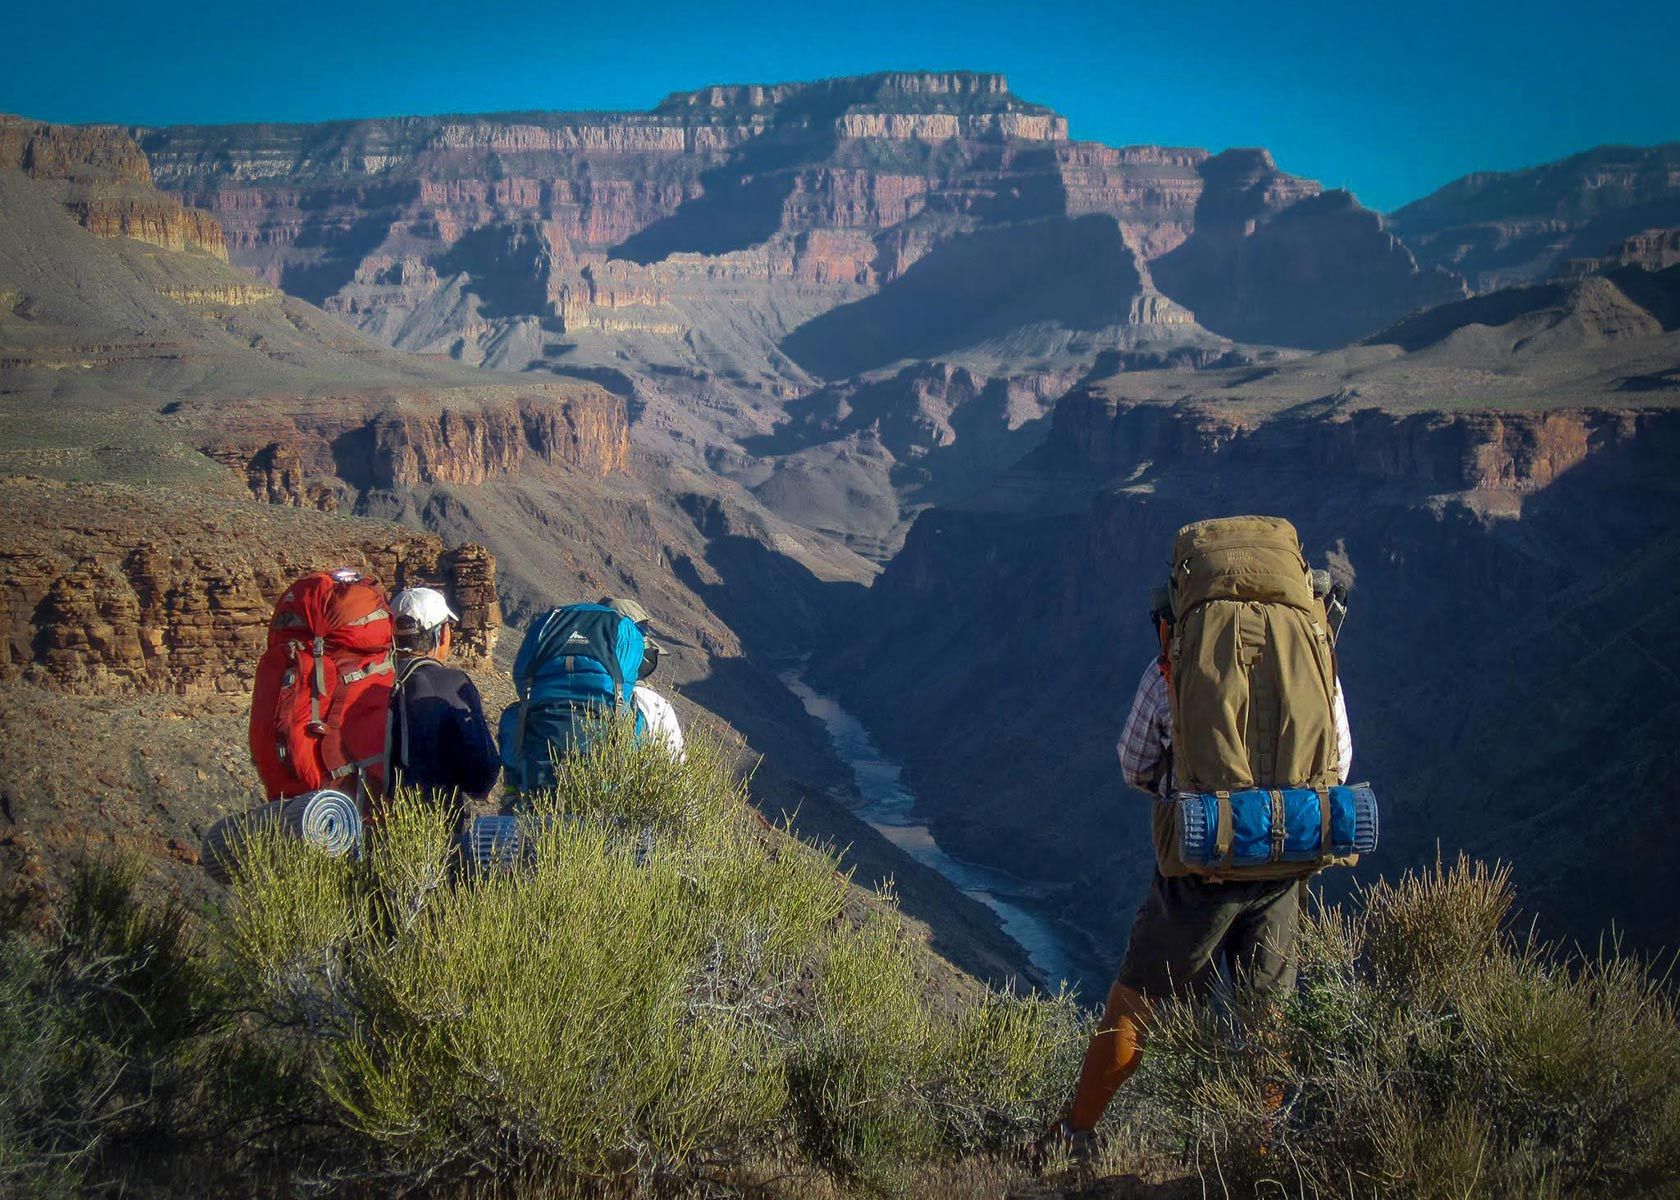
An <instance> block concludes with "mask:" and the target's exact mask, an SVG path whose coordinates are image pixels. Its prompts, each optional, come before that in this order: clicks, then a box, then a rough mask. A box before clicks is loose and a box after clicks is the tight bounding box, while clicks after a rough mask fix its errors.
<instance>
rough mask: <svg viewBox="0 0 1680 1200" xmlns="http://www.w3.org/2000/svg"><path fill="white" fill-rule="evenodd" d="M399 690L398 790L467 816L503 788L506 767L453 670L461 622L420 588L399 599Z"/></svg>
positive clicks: (468, 687)
mask: <svg viewBox="0 0 1680 1200" xmlns="http://www.w3.org/2000/svg"><path fill="white" fill-rule="evenodd" d="M391 608H392V610H393V612H394V613H395V617H396V620H395V625H396V682H395V688H394V690H393V693H392V696H391V713H390V722H391V731H390V737H389V742H388V744H389V754H390V759H389V761H390V779H391V784H392V787H393V788H406V789H410V790H413V791H416V792H418V793H420V794H421V795H422V796H424V797H426V798H427V799H430V800H435V801H437V802H439V803H443V804H448V805H450V806H451V807H453V808H455V809H456V810H459V809H460V808H461V807H462V803H463V801H464V800H465V798H467V797H474V798H480V799H482V798H483V797H485V796H487V795H489V794H490V790H491V789H492V788H494V787H495V786H496V776H497V774H498V773H499V772H500V770H501V759H500V756H499V755H498V753H497V751H496V739H495V737H494V736H493V735H492V734H491V732H490V724H489V722H488V721H487V720H485V717H484V704H483V701H481V700H480V699H479V696H478V688H477V687H475V686H474V685H473V681H472V679H471V678H469V677H468V675H467V673H466V672H465V671H462V670H459V669H458V668H455V667H451V666H448V665H446V664H447V661H448V659H449V652H450V648H451V644H452V642H453V639H454V632H453V629H452V625H453V623H454V622H455V621H457V620H459V618H458V617H457V616H456V615H455V613H454V611H453V610H452V609H451V608H450V607H449V603H448V601H446V600H445V599H444V598H443V595H442V593H440V592H438V591H437V590H435V589H433V588H428V587H416V588H406V589H404V590H403V591H400V592H398V593H397V594H396V596H395V597H394V598H393V599H392V602H391Z"/></svg>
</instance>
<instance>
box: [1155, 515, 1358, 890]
mask: <svg viewBox="0 0 1680 1200" xmlns="http://www.w3.org/2000/svg"><path fill="white" fill-rule="evenodd" d="M1314 574H1315V573H1314V572H1313V571H1311V570H1310V569H1309V568H1308V566H1307V560H1306V558H1305V556H1304V555H1303V554H1302V552H1301V540H1300V537H1299V536H1298V535H1297V534H1296V532H1295V527H1294V526H1293V525H1291V524H1290V523H1289V522H1288V521H1285V520H1283V519H1282V518H1280V517H1223V518H1219V519H1216V520H1210V521H1198V522H1196V523H1195V524H1193V525H1186V526H1185V527H1184V528H1183V529H1181V530H1179V532H1178V537H1177V538H1176V539H1175V540H1174V543H1173V556H1172V574H1171V577H1170V578H1169V580H1168V584H1167V600H1168V602H1169V604H1170V609H1171V618H1170V621H1171V624H1170V632H1169V633H1168V635H1167V636H1166V638H1165V640H1166V660H1167V661H1166V663H1165V664H1164V665H1165V666H1166V671H1167V685H1168V686H1167V690H1168V692H1169V694H1170V695H1171V697H1172V727H1173V744H1172V752H1173V769H1174V773H1175V776H1176V786H1177V788H1178V790H1180V791H1185V792H1206V793H1215V794H1218V793H1229V792H1236V791H1241V790H1243V789H1247V788H1256V787H1259V788H1290V787H1310V788H1328V787H1330V786H1332V785H1334V784H1336V783H1339V782H1340V780H1339V779H1338V778H1337V769H1338V763H1337V748H1336V742H1337V739H1336V719H1335V688H1336V664H1335V658H1334V650H1333V642H1332V634H1331V623H1330V620H1329V618H1328V616H1327V613H1326V608H1325V603H1326V599H1325V591H1326V588H1325V587H1324V584H1325V583H1327V577H1326V576H1324V573H1323V572H1318V573H1317V574H1318V575H1319V576H1320V578H1321V580H1322V581H1323V582H1322V583H1321V584H1320V586H1315V579H1314ZM1226 806H1227V808H1228V802H1227V805H1226ZM1157 809H1158V811H1157V812H1156V814H1155V827H1154V835H1155V847H1156V851H1157V858H1158V859H1159V861H1160V864H1161V870H1162V873H1163V874H1169V875H1183V874H1190V873H1195V874H1199V875H1203V876H1206V877H1210V878H1218V879H1291V878H1300V877H1303V876H1306V875H1311V874H1312V873H1314V872H1315V871H1318V870H1320V869H1321V868H1323V867H1325V866H1328V865H1331V864H1332V863H1335V864H1338V865H1351V864H1352V862H1353V861H1354V859H1353V858H1351V857H1340V858H1333V857H1324V858H1320V859H1319V860H1318V861H1316V862H1308V863H1299V862H1274V863H1267V864H1262V865H1257V866H1227V867H1223V868H1217V869H1209V868H1206V867H1200V866H1197V867H1194V868H1192V867H1190V866H1187V865H1186V864H1185V862H1184V859H1183V858H1182V857H1181V856H1180V854H1179V853H1178V848H1177V833H1176V829H1177V822H1176V821H1175V820H1174V819H1173V805H1171V804H1161V805H1158V806H1157Z"/></svg>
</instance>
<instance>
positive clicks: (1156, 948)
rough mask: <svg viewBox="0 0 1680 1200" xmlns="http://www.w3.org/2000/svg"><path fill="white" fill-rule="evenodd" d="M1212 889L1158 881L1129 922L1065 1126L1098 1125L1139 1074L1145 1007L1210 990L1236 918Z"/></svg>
mask: <svg viewBox="0 0 1680 1200" xmlns="http://www.w3.org/2000/svg"><path fill="white" fill-rule="evenodd" d="M1214 886H1216V885H1209V884H1205V883H1203V882H1202V881H1201V880H1198V879H1183V878H1175V879H1165V878H1163V877H1162V876H1161V875H1159V874H1157V875H1156V876H1155V881H1154V883H1153V884H1152V885H1151V886H1150V889H1149V895H1148V897H1147V898H1145V900H1144V902H1143V905H1142V907H1140V908H1139V909H1138V914H1137V917H1136V918H1135V919H1134V920H1133V922H1132V936H1131V941H1130V943H1129V944H1128V945H1127V947H1126V961H1125V962H1123V963H1122V964H1121V965H1120V973H1119V975H1118V976H1117V977H1116V979H1115V981H1114V986H1113V987H1112V988H1111V989H1109V993H1108V1004H1107V1006H1106V1008H1105V1009H1104V1011H1103V1017H1102V1021H1101V1023H1100V1024H1099V1025H1098V1026H1097V1032H1096V1033H1095V1034H1093V1035H1092V1037H1091V1043H1090V1045H1088V1046H1087V1047H1086V1048H1085V1061H1084V1064H1083V1065H1082V1066H1081V1067H1080V1071H1079V1087H1078V1089H1077V1090H1076V1091H1075V1092H1074V1097H1073V1103H1072V1104H1071V1105H1070V1106H1069V1107H1068V1111H1067V1116H1066V1117H1065V1118H1064V1120H1065V1121H1066V1123H1067V1126H1068V1128H1069V1129H1072V1130H1075V1131H1079V1132H1083V1131H1086V1130H1090V1129H1093V1128H1095V1127H1096V1124H1097V1122H1098V1121H1099V1120H1101V1119H1102V1115H1103V1113H1104V1112H1105V1111H1106V1110H1107V1108H1108V1104H1109V1101H1110V1100H1112V1099H1113V1098H1114V1093H1115V1092H1116V1091H1118V1090H1119V1089H1120V1085H1121V1084H1123V1083H1125V1082H1126V1080H1127V1079H1129V1078H1131V1075H1132V1072H1133V1071H1135V1070H1137V1065H1138V1062H1139V1060H1140V1058H1141V1057H1142V1053H1143V1045H1142V1043H1143V1033H1144V1024H1145V1022H1146V1020H1147V1018H1148V1015H1149V1005H1150V1003H1151V1002H1152V1001H1159V1000H1165V999H1167V998H1169V997H1172V996H1185V995H1203V994H1205V993H1206V991H1207V989H1208V988H1209V986H1211V984H1212V981H1213V975H1214V966H1213V955H1214V951H1215V950H1217V949H1218V947H1219V945H1220V943H1221V941H1222V940H1223V939H1224V937H1225V934H1226V932H1227V930H1228V928H1229V925H1230V922H1231V920H1232V918H1233V917H1234V916H1235V915H1236V910H1235V909H1233V908H1231V907H1229V906H1227V905H1224V904H1221V903H1220V902H1219V900H1218V896H1217V893H1213V894H1211V895H1210V894H1209V889H1210V888H1211V887H1214Z"/></svg>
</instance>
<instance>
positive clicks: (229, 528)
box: [0, 479, 501, 694]
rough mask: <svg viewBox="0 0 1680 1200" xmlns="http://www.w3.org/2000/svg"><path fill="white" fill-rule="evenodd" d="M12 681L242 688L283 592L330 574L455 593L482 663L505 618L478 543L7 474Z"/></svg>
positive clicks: (4, 625) (111, 688)
mask: <svg viewBox="0 0 1680 1200" xmlns="http://www.w3.org/2000/svg"><path fill="white" fill-rule="evenodd" d="M0 511H3V512H4V513H5V518H4V529H3V533H4V536H3V537H0V680H14V679H24V680H28V681H31V682H35V683H40V684H45V685H47V686H51V687H55V688H59V689H62V690H66V691H73V692H82V693H91V694H104V693H111V692H178V693H182V694H186V693H193V692H207V691H217V692H239V691H243V690H245V689H246V688H248V687H249V686H250V681H251V677H252V673H253V671H254V669H255V664H256V660H257V656H258V655H259V654H260V653H261V650H262V646H263V645H264V642H265V639H266V637H267V626H268V620H269V617H270V615H271V613H272V608H273V601H274V598H275V597H276V596H277V595H279V593H280V591H281V590H283V589H284V588H285V586H286V585H287V584H288V583H290V582H291V581H292V580H293V579H295V578H296V577H297V576H299V575H301V574H303V573H304V572H306V571H310V570H316V569H319V568H322V567H328V566H339V565H344V566H352V567H356V568H358V569H361V570H365V571H368V572H369V573H371V574H372V575H374V576H375V577H377V578H378V579H380V580H381V581H382V582H383V583H384V584H385V585H386V586H387V588H393V589H394V588H396V587H402V586H414V585H418V584H426V585H429V586H436V587H440V588H442V589H444V590H445V591H446V593H448V594H449V595H450V596H451V599H452V603H453V604H454V606H455V608H456V611H457V612H459V613H460V614H461V618H462V620H461V630H460V632H461V637H460V646H461V651H462V654H463V656H464V658H465V660H466V661H467V662H468V663H469V665H482V664H485V663H488V661H489V658H490V655H491V654H492V653H493V651H494V649H495V640H496V633H497V631H498V630H499V628H500V626H501V615H500V610H499V607H498V604H497V602H496V589H495V562H494V560H493V559H492V558H491V557H490V554H489V552H488V551H486V550H484V549H483V548H482V547H478V546H462V547H459V548H458V549H455V550H451V551H446V550H445V549H444V547H443V545H442V543H441V542H440V541H439V540H438V539H437V538H436V537H434V536H433V535H431V534H427V533H416V532H411V531H408V530H400V529H396V528H394V527H391V526H382V525H378V524H376V523H373V522H364V521H351V520H346V519H344V518H327V517H322V516H318V515H315V514H310V513H287V512H285V511H284V510H276V509H272V508H256V507H242V506H238V505H230V504H228V503H226V502H221V501H216V500H212V499H207V498H203V497H195V496H190V495H184V494H171V493H167V492H155V491H154V492H149V491H143V490H138V489H131V488H121V487H114V486H108V485H97V484H69V485H67V484H59V483H51V482H47V481H44V480H39V479H8V480H4V481H0Z"/></svg>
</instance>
